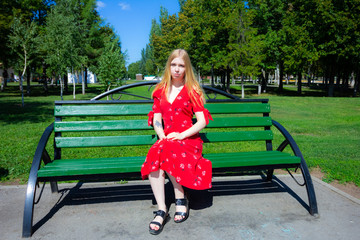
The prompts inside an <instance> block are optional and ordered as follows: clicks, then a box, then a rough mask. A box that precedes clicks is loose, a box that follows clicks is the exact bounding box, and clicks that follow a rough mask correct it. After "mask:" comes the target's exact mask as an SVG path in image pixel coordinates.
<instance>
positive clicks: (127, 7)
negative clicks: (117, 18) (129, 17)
mask: <svg viewBox="0 0 360 240" xmlns="http://www.w3.org/2000/svg"><path fill="white" fill-rule="evenodd" d="M119 6H120V7H121V10H124V11H126V10H130V4H128V3H126V2H121V3H119Z"/></svg>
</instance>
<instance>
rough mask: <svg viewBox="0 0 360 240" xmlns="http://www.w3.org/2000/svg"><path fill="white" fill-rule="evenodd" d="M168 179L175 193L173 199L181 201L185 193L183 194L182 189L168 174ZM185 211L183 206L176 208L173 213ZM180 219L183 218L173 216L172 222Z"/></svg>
mask: <svg viewBox="0 0 360 240" xmlns="http://www.w3.org/2000/svg"><path fill="white" fill-rule="evenodd" d="M167 175H168V176H169V178H170V181H171V183H172V185H173V186H174V192H175V199H182V198H185V193H184V188H183V187H182V186H181V185H180V184H179V183H178V182H176V179H175V177H173V176H171V175H170V174H167ZM186 211H187V209H186V207H185V206H180V205H179V206H176V207H175V212H186ZM182 218H184V217H183V216H180V215H175V217H174V220H175V221H177V220H181V219H182Z"/></svg>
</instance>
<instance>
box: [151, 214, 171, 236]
mask: <svg viewBox="0 0 360 240" xmlns="http://www.w3.org/2000/svg"><path fill="white" fill-rule="evenodd" d="M154 214H155V217H154V218H156V217H157V216H160V217H162V218H163V219H164V221H163V223H162V224H161V223H159V222H155V221H152V222H151V223H150V224H154V225H157V226H159V229H158V230H155V229H152V228H151V227H150V224H149V232H150V233H151V234H152V235H158V234H159V233H161V231H162V230H163V228H164V225H165V224H166V222H167V221H168V218H169V214H168V213H166V212H164V211H163V210H158V211H154Z"/></svg>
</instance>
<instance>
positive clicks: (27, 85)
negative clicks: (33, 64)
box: [26, 68, 32, 96]
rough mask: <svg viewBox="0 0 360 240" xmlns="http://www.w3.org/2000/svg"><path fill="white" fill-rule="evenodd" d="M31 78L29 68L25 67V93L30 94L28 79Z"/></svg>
mask: <svg viewBox="0 0 360 240" xmlns="http://www.w3.org/2000/svg"><path fill="white" fill-rule="evenodd" d="M31 78H32V72H31V70H30V68H28V69H27V74H26V95H28V96H30V80H31Z"/></svg>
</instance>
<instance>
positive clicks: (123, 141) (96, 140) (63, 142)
mask: <svg viewBox="0 0 360 240" xmlns="http://www.w3.org/2000/svg"><path fill="white" fill-rule="evenodd" d="M156 140H157V137H156V136H155V135H135V136H101V137H55V143H56V146H57V147H59V148H77V147H79V148H81V147H115V146H138V145H150V144H154V143H155V142H156Z"/></svg>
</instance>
